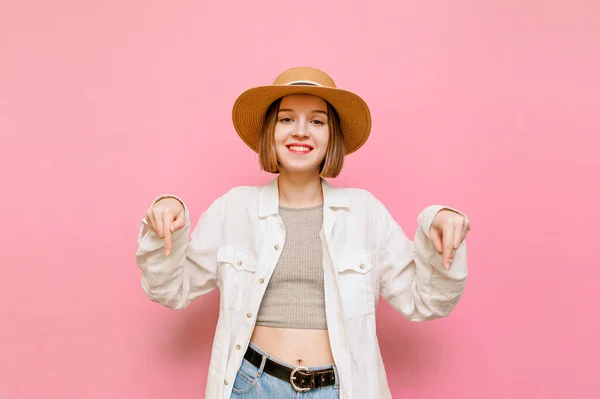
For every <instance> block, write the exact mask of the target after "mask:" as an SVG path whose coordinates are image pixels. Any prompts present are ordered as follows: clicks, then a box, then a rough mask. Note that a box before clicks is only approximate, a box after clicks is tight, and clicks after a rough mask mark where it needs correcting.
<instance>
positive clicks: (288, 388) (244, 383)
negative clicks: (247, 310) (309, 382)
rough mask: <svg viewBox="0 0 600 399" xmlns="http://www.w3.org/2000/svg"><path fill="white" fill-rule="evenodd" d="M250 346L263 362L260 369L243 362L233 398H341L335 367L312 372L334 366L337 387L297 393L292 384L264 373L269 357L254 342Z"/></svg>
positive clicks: (318, 368)
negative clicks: (260, 356)
mask: <svg viewBox="0 0 600 399" xmlns="http://www.w3.org/2000/svg"><path fill="white" fill-rule="evenodd" d="M250 346H251V347H252V348H253V349H254V350H256V351H257V352H258V353H260V354H261V355H263V362H262V364H261V366H260V367H256V366H254V365H253V364H252V363H250V362H249V361H247V360H246V359H244V360H243V362H242V365H241V366H240V369H239V370H238V373H237V376H236V377H235V382H234V383H233V391H232V393H231V397H232V398H247V399H253V398H261V399H262V398H277V399H280V398H281V399H286V398H305V399H309V398H310V399H312V398H314V399H334V398H335V399H337V398H339V397H340V388H339V385H338V384H339V383H338V381H339V378H338V373H337V368H336V367H335V365H328V366H321V367H312V368H310V370H311V371H317V370H324V369H328V368H330V367H332V366H333V368H334V370H335V381H336V385H330V386H327V387H322V388H316V389H311V390H310V391H307V392H296V391H295V390H294V388H293V387H292V384H290V383H289V382H288V381H283V380H281V379H279V378H277V377H273V376H272V375H269V374H267V373H264V372H263V368H264V367H265V360H266V358H267V357H268V355H267V354H266V353H265V352H264V351H262V350H260V348H258V347H257V346H256V345H254V344H253V343H252V342H250ZM270 359H271V360H272V361H274V362H276V363H279V364H282V365H284V366H286V367H289V368H291V369H293V368H294V366H291V365H289V364H286V363H282V362H280V361H278V360H276V359H274V358H272V357H271V358H270Z"/></svg>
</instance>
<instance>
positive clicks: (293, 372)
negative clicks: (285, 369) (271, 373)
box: [290, 366, 311, 392]
mask: <svg viewBox="0 0 600 399" xmlns="http://www.w3.org/2000/svg"><path fill="white" fill-rule="evenodd" d="M298 371H305V372H307V373H308V372H310V370H309V369H308V368H307V367H302V366H301V367H296V368H295V369H294V370H292V373H291V374H290V384H292V388H294V390H295V391H296V392H306V391H310V390H311V388H310V387H308V388H300V387H298V386H296V382H295V381H296V373H297V372H298Z"/></svg>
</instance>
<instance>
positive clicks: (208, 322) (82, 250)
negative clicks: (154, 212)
mask: <svg viewBox="0 0 600 399" xmlns="http://www.w3.org/2000/svg"><path fill="white" fill-rule="evenodd" d="M417 3H419V4H417ZM599 4H600V3H598V2H594V1H583V0H582V1H566V0H564V1H562V2H561V1H523V0H520V1H516V0H511V1H507V0H502V1H500V0H497V1H474V0H473V1H463V0H460V1H446V2H444V1H426V2H396V1H385V2H382V1H368V2H366V3H365V2H362V1H361V2H359V1H356V2H354V1H347V0H346V1H337V2H329V1H328V2H323V1H304V2H300V3H299V2H289V3H288V2H281V1H237V2H222V3H220V2H217V1H211V2H208V1H183V0H181V1H162V2H159V1H147V0H145V1H142V0H128V1H125V0H119V1H116V0H110V1H93V2H92V1H75V0H70V1H66V0H56V1H52V2H46V1H16V0H14V1H0V162H1V164H0V166H1V168H0V173H1V175H0V178H1V185H0V194H1V195H0V197H1V198H2V200H1V201H2V206H1V209H2V214H1V221H2V224H1V226H2V228H0V246H1V248H2V251H1V252H0V281H1V282H2V286H1V289H0V320H1V323H2V324H1V327H0V396H1V397H2V398H6V399H18V398H41V397H43V398H166V397H169V398H181V399H185V398H190V399H192V398H200V397H203V396H204V387H205V380H206V371H207V365H208V360H209V358H208V356H209V350H210V346H211V344H212V336H213V332H214V327H215V322H216V318H217V300H218V298H217V294H216V292H215V293H213V294H210V295H209V296H207V297H205V298H202V299H201V300H198V301H196V302H195V303H194V304H192V306H191V307H190V308H188V309H186V310H185V311H181V312H176V311H171V310H169V309H166V308H161V307H160V306H158V305H155V304H153V303H151V302H150V301H149V300H147V299H146V297H145V296H144V294H143V292H142V289H141V287H140V272H139V270H138V269H137V267H136V265H135V258H134V254H135V250H136V236H137V233H138V228H139V222H140V220H141V218H142V216H143V214H144V212H145V210H146V207H147V206H148V205H149V203H150V202H151V200H152V199H153V198H154V197H155V196H156V195H158V194H160V193H164V192H173V193H177V194H179V195H180V196H181V197H183V198H184V199H185V200H186V201H187V203H188V204H189V206H190V208H191V210H192V218H193V221H194V225H195V222H196V220H197V218H198V217H199V215H200V213H201V212H202V211H203V210H204V209H205V208H206V207H207V206H208V204H209V203H210V202H212V201H213V200H214V199H215V198H216V197H217V196H218V195H220V194H222V193H223V192H224V191H225V190H227V189H228V188H230V187H232V186H234V185H239V184H262V183H264V182H266V181H267V180H270V179H271V177H272V176H271V175H267V174H264V173H261V172H260V171H259V168H258V163H257V158H256V156H255V154H254V153H252V152H251V151H250V150H249V149H247V148H246V147H245V146H244V145H243V143H242V142H241V141H240V140H239V139H238V138H237V136H236V134H235V132H234V130H233V127H232V123H231V116H230V115H231V106H232V104H233V101H234V100H235V98H236V96H237V95H238V94H239V93H241V91H242V90H244V89H246V88H248V87H250V86H252V85H258V84H268V83H271V82H272V80H273V79H274V78H275V76H276V75H277V74H278V73H279V72H280V71H282V70H283V69H286V68H288V67H291V66H296V65H311V66H315V67H319V68H322V69H324V70H325V71H327V72H328V73H330V74H331V75H332V76H333V78H334V79H335V80H336V82H337V83H338V85H339V86H341V87H344V88H347V89H350V90H354V91H356V92H358V93H360V94H361V95H362V96H363V97H364V98H365V100H366V101H367V102H368V103H369V104H370V106H371V108H372V112H373V118H374V122H373V131H372V136H371V139H370V140H369V142H368V143H367V145H365V147H363V149H362V150H361V151H359V152H358V153H356V154H353V155H351V156H350V157H348V159H347V163H346V166H345V169H344V171H343V173H342V175H341V176H340V177H339V178H338V179H336V181H334V183H335V184H337V185H340V186H355V187H362V188H366V189H368V190H370V191H372V192H373V193H374V194H375V195H377V196H378V197H379V198H380V199H382V200H383V201H384V203H385V204H386V205H387V206H388V207H389V209H390V210H391V211H392V213H393V214H394V216H395V217H396V219H397V220H398V222H399V223H400V224H401V225H402V226H403V227H404V229H405V230H406V232H407V233H408V234H409V236H411V237H412V235H413V233H414V230H415V228H416V216H417V214H418V212H419V211H420V210H422V209H423V208H424V207H425V206H427V205H429V204H433V203H443V204H447V205H450V206H455V207H458V208H460V209H461V210H463V211H464V212H466V213H467V214H468V216H469V217H470V219H471V222H472V225H473V230H472V232H471V235H470V236H469V239H468V241H469V248H470V253H469V261H470V278H469V281H468V286H467V289H466V291H465V294H464V297H463V300H462V301H461V303H460V304H459V306H458V308H457V309H456V311H455V312H453V313H452V314H451V315H450V316H449V317H448V318H446V319H443V320H437V321H434V322H430V323H424V324H417V323H409V322H407V321H405V320H404V319H403V318H402V317H401V316H400V315H399V314H397V313H395V312H394V311H392V310H391V308H390V307H389V306H388V305H387V304H386V303H385V302H382V304H381V306H380V308H379V310H378V312H379V322H378V332H379V335H380V340H381V345H382V351H383V356H384V360H385V362H386V366H387V370H388V377H389V381H390V385H391V388H392V392H393V394H394V397H399V398H444V399H450V398H461V399H465V398H492V399H494V398H572V397H583V398H591V397H596V395H598V390H599V389H600V382H599V379H598V376H597V374H598V369H599V366H598V360H597V359H598V358H599V356H600V349H599V344H598V336H599V335H600V328H599V327H598V319H599V316H600V312H599V311H598V304H599V301H600V295H599V294H598V288H599V281H600V268H598V266H597V265H598V257H599V256H600V255H599V253H598V248H599V244H598V226H599V224H600V217H599V216H598V212H599V210H598V203H599V199H600V198H599V197H600V178H599V175H600V160H599V159H598V156H597V153H598V150H599V149H600V121H599V118H598V111H599V109H600V95H599V94H598V93H599V92H600V78H599V73H598V71H600V6H599Z"/></svg>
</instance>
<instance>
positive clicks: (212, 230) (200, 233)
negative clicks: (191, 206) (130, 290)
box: [136, 196, 224, 309]
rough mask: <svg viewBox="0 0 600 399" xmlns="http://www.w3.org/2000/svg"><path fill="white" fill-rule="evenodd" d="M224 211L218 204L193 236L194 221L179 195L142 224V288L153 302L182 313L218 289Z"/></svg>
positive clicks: (161, 202)
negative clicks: (190, 305)
mask: <svg viewBox="0 0 600 399" xmlns="http://www.w3.org/2000/svg"><path fill="white" fill-rule="evenodd" d="M223 207H224V204H223V199H222V198H219V199H217V200H216V201H215V202H213V203H212V204H211V206H210V207H209V208H208V209H207V210H206V211H205V212H204V213H203V214H202V216H201V217H200V219H199V221H198V224H197V225H196V228H195V229H194V231H193V232H192V234H191V237H190V217H189V212H188V209H187V207H186V206H185V204H184V203H183V201H181V200H180V199H179V198H177V197H175V196H161V197H159V198H157V199H156V200H155V201H154V203H153V205H152V206H151V207H150V209H149V210H148V212H147V214H146V217H144V219H143V220H142V226H141V228H140V232H139V235H138V249H137V252H136V261H137V265H138V267H139V268H140V269H141V270H142V289H143V290H144V292H145V293H146V295H147V296H148V298H149V299H150V300H151V301H153V302H157V303H159V304H161V305H163V306H166V307H168V308H171V309H183V308H185V307H186V306H188V305H189V304H190V303H191V302H192V301H193V300H194V299H196V298H197V297H199V296H200V295H204V294H206V293H208V292H210V291H212V290H213V289H215V288H216V286H217V252H218V250H219V247H220V246H221V243H222V224H221V222H222V220H223V215H224V212H223ZM157 232H158V234H157Z"/></svg>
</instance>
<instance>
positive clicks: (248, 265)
mask: <svg viewBox="0 0 600 399" xmlns="http://www.w3.org/2000/svg"><path fill="white" fill-rule="evenodd" d="M217 259H218V262H219V289H220V291H221V301H220V306H221V307H222V308H225V309H235V310H239V309H241V308H242V305H243V303H244V300H245V297H246V295H247V293H248V287H250V284H251V283H252V281H253V280H254V275H255V273H256V268H257V264H258V260H257V258H256V256H254V255H253V254H252V253H251V252H249V251H246V250H245V249H242V248H238V247H234V246H231V245H227V246H223V247H221V248H219V252H218V255H217Z"/></svg>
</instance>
